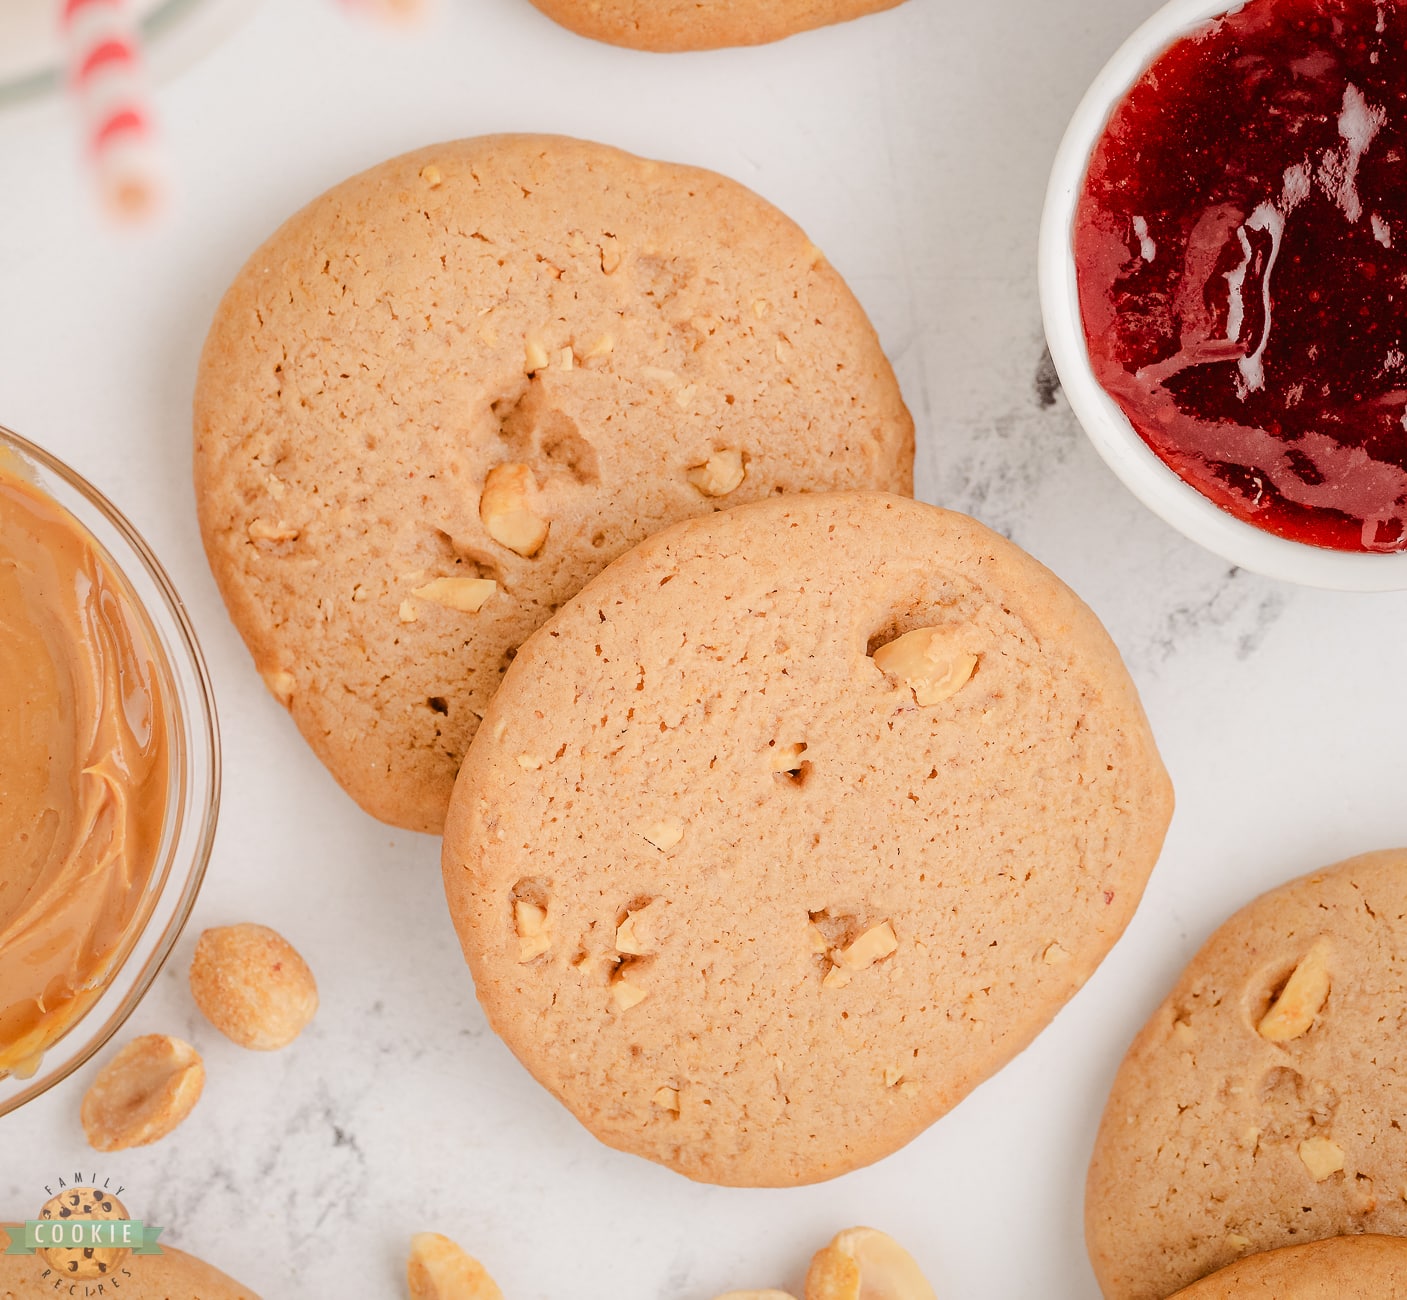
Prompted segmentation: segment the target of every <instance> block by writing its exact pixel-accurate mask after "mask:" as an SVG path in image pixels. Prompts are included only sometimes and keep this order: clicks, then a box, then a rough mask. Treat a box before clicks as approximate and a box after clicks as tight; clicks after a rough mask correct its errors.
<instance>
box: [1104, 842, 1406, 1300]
mask: <svg viewBox="0 0 1407 1300" xmlns="http://www.w3.org/2000/svg"><path fill="white" fill-rule="evenodd" d="M1404 1028H1407V851H1403V850H1399V851H1395V852H1387V853H1372V854H1367V855H1365V856H1363V857H1359V858H1353V859H1351V860H1350V861H1348V862H1344V863H1341V864H1339V865H1338V866H1336V867H1331V868H1329V869H1328V870H1325V871H1319V872H1315V873H1314V874H1313V875H1309V876H1305V877H1304V878H1303V879H1301V880H1297V881H1294V882H1293V883H1291V884H1288V885H1284V886H1282V887H1281V888H1279V889H1275V890H1272V891H1271V892H1270V893H1268V894H1264V895H1262V896H1261V897H1260V898H1258V899H1257V900H1256V901H1255V902H1253V903H1251V904H1250V905H1249V906H1248V907H1245V908H1243V909H1242V910H1241V911H1240V912H1238V913H1237V914H1236V915H1235V916H1233V917H1232V918H1231V920H1229V921H1228V922H1226V924H1225V925H1223V926H1222V927H1221V928H1220V929H1219V930H1218V931H1217V932H1216V933H1215V934H1214V935H1212V937H1211V938H1210V939H1209V940H1208V941H1207V943H1206V945H1205V946H1204V947H1203V948H1202V950H1201V951H1200V952H1199V953H1198V954H1197V955H1196V956H1195V957H1194V958H1193V959H1192V961H1191V963H1190V964H1189V965H1188V967H1187V969H1186V971H1184V973H1183V975H1182V977H1181V979H1179V980H1178V982H1177V985H1176V987H1175V988H1174V989H1173V991H1172V993H1171V995H1170V996H1169V997H1168V999H1167V1000H1166V1001H1165V1002H1164V1003H1163V1005H1162V1006H1161V1007H1159V1008H1158V1010H1157V1011H1156V1012H1155V1013H1154V1015H1153V1018H1152V1019H1151V1020H1150V1021H1149V1022H1148V1024H1147V1026H1145V1028H1144V1029H1143V1031H1142V1032H1141V1033H1140V1034H1139V1036H1138V1037H1137V1039H1135V1041H1134V1044H1133V1046H1132V1048H1131V1049H1130V1050H1129V1053H1128V1056H1127V1057H1125V1059H1124V1062H1123V1065H1122V1066H1121V1067H1120V1069H1119V1073H1118V1076H1117V1078H1116V1079H1115V1081H1114V1087H1113V1091H1112V1092H1111V1094H1110V1097H1109V1102H1108V1106H1107V1108H1106V1109H1105V1112H1104V1119H1103V1123H1102V1124H1101V1126H1100V1130H1099V1137H1098V1141H1097V1143H1096V1145H1095V1150H1094V1159H1093V1161H1092V1163H1091V1165H1090V1171H1089V1185H1088V1191H1087V1198H1086V1204H1085V1227H1086V1234H1087V1237H1088V1244H1089V1252H1090V1259H1091V1261H1092V1262H1093V1264H1094V1271H1095V1273H1096V1275H1097V1276H1098V1278H1099V1282H1100V1285H1101V1286H1102V1287H1103V1289H1104V1294H1105V1295H1106V1296H1107V1297H1110V1298H1111V1300H1162V1298H1163V1297H1164V1296H1167V1295H1170V1294H1171V1293H1172V1292H1174V1291H1176V1290H1177V1289H1178V1288H1179V1287H1183V1286H1186V1285H1187V1284H1188V1283H1190V1282H1193V1281H1195V1280H1196V1279H1198V1278H1201V1277H1203V1276H1205V1275H1206V1274H1208V1273H1211V1272H1213V1271H1215V1270H1216V1269H1219V1268H1222V1267H1224V1266H1226V1265H1228V1264H1230V1263H1232V1262H1233V1261H1234V1260H1236V1259H1238V1258H1239V1257H1241V1256H1243V1255H1247V1254H1251V1253H1254V1252H1258V1251H1267V1250H1273V1249H1275V1248H1277V1247H1280V1246H1288V1245H1293V1244H1296V1243H1299V1242H1304V1241H1312V1240H1315V1239H1318V1238H1324V1237H1333V1236H1338V1235H1341V1234H1354V1233H1365V1232H1366V1233H1385V1234H1388V1235H1391V1236H1402V1235H1407V1195H1405V1194H1407V1133H1404V1132H1403V1130H1402V1127H1401V1123H1402V1116H1403V1114H1404V1113H1407V1073H1404V1072H1403V1071H1402V1070H1401V1068H1400V1062H1401V1055H1402V1047H1401V1044H1402V1034H1403V1030H1404ZM1346 1294H1347V1293H1346Z"/></svg>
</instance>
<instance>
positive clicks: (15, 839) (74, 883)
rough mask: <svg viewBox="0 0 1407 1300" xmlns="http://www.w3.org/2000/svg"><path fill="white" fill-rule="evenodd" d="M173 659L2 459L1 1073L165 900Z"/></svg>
mask: <svg viewBox="0 0 1407 1300" xmlns="http://www.w3.org/2000/svg"><path fill="white" fill-rule="evenodd" d="M163 663H164V661H163V660H162V659H161V658H160V655H159V652H157V651H155V650H154V649H153V643H152V640H151V637H150V635H149V634H148V632H147V630H146V624H145V620H144V617H143V615H142V614H141V613H140V611H139V610H138V609H137V607H136V605H135V603H134V598H133V597H132V596H131V595H129V592H128V588H127V586H126V584H125V582H124V581H123V579H122V578H121V577H120V576H119V575H118V574H117V573H116V572H115V571H114V570H113V569H112V567H111V565H110V563H109V561H108V560H107V559H106V558H105V557H104V555H103V554H102V552H101V551H100V550H99V548H98V546H97V544H96V542H95V541H94V540H93V538H92V537H91V536H90V535H89V534H88V532H87V530H86V529H84V527H83V526H82V525H81V524H80V523H79V522H78V521H77V520H76V519H75V518H74V517H73V516H72V515H70V514H69V513H68V512H67V511H66V510H64V509H63V508H62V507H60V506H59V505H57V504H56V503H55V502H53V501H52V500H50V499H49V498H48V497H47V496H45V495H44V493H43V492H41V491H40V490H39V489H38V488H36V487H35V486H34V485H33V484H31V483H28V482H26V481H25V480H23V479H20V478H18V477H16V476H14V475H12V474H9V473H6V471H5V470H4V468H3V467H0V1075H3V1074H6V1073H15V1074H20V1075H24V1074H27V1073H29V1072H31V1071H32V1070H33V1069H34V1068H35V1067H36V1066H37V1064H38V1061H39V1058H40V1056H41V1055H42V1053H43V1052H44V1050H45V1049H46V1048H47V1047H48V1046H50V1044H52V1043H53V1042H54V1041H55V1040H56V1039H57V1038H58V1037H59V1036H60V1035H61V1034H62V1033H63V1032H64V1031H65V1030H66V1029H68V1028H69V1027H70V1026H71V1025H72V1024H73V1023H74V1021H75V1020H77V1019H78V1017H79V1016H81V1015H82V1014H83V1012H84V1011H85V1010H87V1008H88V1007H89V1006H90V1005H91V1004H92V1002H93V1001H95V1000H96V999H97V997H99V996H100V995H101V993H102V990H103V988H104V986H105V984H106V983H107V981H108V979H109V978H110V977H111V976H112V974H113V973H115V971H116V969H117V966H118V965H119V964H120V962H121V960H122V958H123V957H124V956H125V955H126V953H127V952H128V951H129V949H130V946H131V943H132V941H133V940H134V939H135V938H136V935H137V933H138V932H139V931H140V929H141V926H142V924H143V922H144V921H145V920H146V917H147V915H148V914H149V911H150V904H151V895H152V893H153V891H152V890H151V889H149V888H148V887H149V886H150V885H152V884H153V881H152V875H153V872H154V870H155V867H156V862H157V858H158V855H159V852H160V847H161V839H162V829H163V823H164V820H165V816H166V805H167V793H168V752H167V751H168V740H167V723H166V706H165V703H164V691H163V686H164V682H165V680H166V677H165V674H164V671H163Z"/></svg>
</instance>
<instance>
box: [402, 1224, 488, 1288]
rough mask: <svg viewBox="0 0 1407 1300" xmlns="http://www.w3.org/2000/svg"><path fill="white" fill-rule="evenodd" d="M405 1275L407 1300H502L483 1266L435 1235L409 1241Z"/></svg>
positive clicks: (424, 1233) (419, 1235) (431, 1234)
mask: <svg viewBox="0 0 1407 1300" xmlns="http://www.w3.org/2000/svg"><path fill="white" fill-rule="evenodd" d="M405 1276H406V1286H407V1287H408V1288H409V1290H410V1300H503V1292H502V1291H500V1290H499V1289H498V1286H497V1284H496V1283H495V1282H494V1280H493V1278H491V1277H490V1276H489V1275H488V1272H487V1271H486V1270H485V1269H484V1266H483V1265H482V1264H480V1263H479V1261H478V1260H477V1259H473V1258H471V1257H470V1256H469V1255H466V1254H465V1253H464V1251H462V1250H461V1249H460V1248H459V1247H458V1246H457V1245H455V1243H454V1242H452V1241H451V1240H450V1239H449V1238H448V1237H445V1236H442V1235H441V1234H440V1233H438V1232H419V1233H416V1235H415V1236H414V1237H412V1238H411V1239H410V1258H409V1259H408V1260H407V1261H406V1270H405Z"/></svg>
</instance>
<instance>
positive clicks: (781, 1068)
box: [444, 493, 1171, 1185]
mask: <svg viewBox="0 0 1407 1300" xmlns="http://www.w3.org/2000/svg"><path fill="white" fill-rule="evenodd" d="M919 632H922V633H923V635H921V636H915V635H914V634H915V633H919ZM901 643H902V646H901V649H900V650H899V651H897V652H895V653H892V654H885V652H884V651H885V647H886V646H893V645H900V644H901ZM1170 813H1171V791H1170V789H1169V786H1168V782H1167V777H1166V775H1165V773H1164V771H1163V768H1162V765H1161V763H1160V761H1159V759H1158V755H1157V752H1156V749H1155V747H1154V744H1153V740H1152V737H1151V735H1150V733H1149V730H1148V726H1147V723H1146V721H1145V719H1144V716H1143V712H1142V709H1141V707H1140V705H1139V702H1138V698H1137V695H1136V693H1135V690H1134V687H1133V684H1132V682H1131V681H1130V680H1129V677H1128V674H1127V672H1126V671H1125V669H1124V667H1123V664H1122V662H1121V661H1120V659H1119V656H1118V653H1117V651H1116V649H1115V648H1114V646H1113V644H1112V643H1111V642H1110V640H1109V638H1108V636H1107V634H1106V633H1105V631H1104V629H1103V628H1102V627H1101V626H1100V624H1099V623H1098V621H1097V620H1096V618H1095V616H1094V615H1093V614H1092V613H1091V612H1090V611H1089V610H1088V609H1087V608H1086V607H1085V606H1084V605H1083V604H1081V603H1080V601H1079V600H1078V599H1077V598H1076V597H1075V596H1074V595H1073V594H1072V593H1071V592H1070V591H1069V590H1068V588H1066V587H1065V586H1064V585H1063V584H1061V583H1060V582H1059V580H1058V579H1056V578H1055V577H1054V576H1053V575H1052V574H1050V573H1049V572H1047V571H1046V570H1045V569H1043V568H1042V567H1041V566H1040V565H1039V564H1037V563H1036V561H1034V560H1033V559H1031V558H1030V557H1029V556H1027V555H1026V554H1024V553H1023V552H1021V551H1020V550H1018V549H1017V548H1016V547H1015V546H1013V545H1012V544H1011V543H1009V542H1007V541H1005V540H1003V539H1002V538H1000V537H998V536H997V535H995V534H994V533H992V532H990V531H988V530H987V529H985V528H983V527H982V526H981V525H979V524H977V523H975V522H974V521H972V520H970V519H967V518H966V517H964V516H961V515H956V514H952V513H949V512H947V511H943V510H939V509H936V508H935V507H933V506H928V505H922V504H920V503H918V502H914V501H909V500H905V499H904V498H901V497H897V496H891V495H888V494H882V493H838V494H830V495H806V496H796V497H787V498H774V499H772V500H770V501H766V502H761V503H756V504H753V505H747V506H741V507H739V508H737V509H735V510H729V511H726V512H724V513H720V514H716V515H712V516H708V517H705V518H701V519H696V520H691V521H686V522H684V523H681V524H677V525H675V526H673V527H671V528H669V529H667V530H665V531H664V532H662V533H660V534H657V535H656V536H654V537H652V538H650V539H649V540H648V541H646V542H644V543H642V544H641V545H640V546H639V547H637V548H636V549H635V550H633V551H631V552H629V553H628V554H627V555H625V556H624V557H622V558H621V559H620V560H618V561H616V562H615V563H614V564H613V565H612V566H611V567H610V568H608V569H607V570H606V571H605V572H604V573H603V574H601V575H600V576H599V577H598V578H597V579H596V580H595V581H593V582H592V583H591V584H590V585H588V586H587V587H586V588H585V590H584V591H582V592H581V593H580V595H578V596H577V597H576V598H575V599H573V600H571V601H569V602H568V603H567V605H566V606H564V607H563V609H561V610H560V611H558V613H557V614H556V615H555V616H554V617H553V618H552V619H551V620H550V621H548V622H547V623H546V624H545V625H544V626H543V627H542V628H541V629H539V630H538V631H537V632H536V633H535V634H534V635H533V636H532V637H530V638H529V639H528V641H527V642H526V643H525V644H524V645H523V647H522V649H521V650H520V652H519V654H518V656H517V658H516V659H515V660H514V662H513V665H512V667H511V668H510V669H509V671H508V673H507V675H506V676H505V678H504V682H503V685H502V687H501V688H500V690H499V693H498V695H497V697H496V698H495V699H494V701H493V702H492V703H491V705H490V706H489V710H488V713H487V715H486V717H485V720H484V725H483V727H481V728H480V730H479V733H478V735H477V737H476V738H475V741H474V743H473V745H472V746H471V748H470V752H469V755H468V757H467V759H466V761H465V764H464V767H463V770H462V771H461V773H460V777H459V781H458V783H457V785H456V787H455V795H454V799H453V802H452V804H451V809H450V817H449V821H448V824H447V827H446V834H445V843H444V874H445V886H446V892H447V895H448V899H449V904H450V909H451V912H452V915H453V917H454V921H455V924H456V927H457V929H458V931H459V935H460V939H461V941H462V944H463V947H464V951H465V956H466V958H467V959H468V962H469V965H470V967H471V969H472V972H473V975H474V982H475V986H476V989H477V992H478V995H479V999H480V1001H481V1002H482V1004H483V1006H484V1008H485V1011H486V1012H487V1015H488V1018H489V1021H490V1023H491V1024H492V1025H493V1027H494V1028H495V1029H496V1030H497V1031H498V1032H499V1033H500V1034H501V1035H502V1036H503V1038H504V1039H505V1040H506V1041H507V1042H508V1044H509V1046H510V1047H511V1048H512V1049H513V1051H514V1052H515V1053H516V1054H517V1056H518V1057H519V1058H520V1059H521V1060H522V1061H523V1062H524V1063H525V1064H526V1065H527V1066H528V1068H529V1069H530V1070H532V1071H533V1073H534V1074H535V1075H536V1076H537V1078H538V1079H539V1080H540V1081H541V1082H542V1083H543V1084H544V1085H546V1087H547V1088H549V1089H550V1090H551V1091H552V1092H553V1093H554V1094H555V1095H556V1096H557V1097H558V1098H559V1099H560V1100H562V1101H563V1102H564V1103H565V1104H566V1105H567V1106H568V1107H569V1108H570V1109H571V1110H572V1111H573V1112H574V1113H575V1114H576V1115H577V1117H578V1118H579V1119H580V1120H581V1121H582V1122H583V1123H584V1124H585V1125H586V1126H587V1127H588V1128H589V1129H590V1130H591V1131H592V1132H593V1133H595V1134H596V1135H597V1136H598V1137H599V1138H601V1139H602V1140H603V1141H605V1142H607V1143H609V1144H611V1145H613V1146H616V1147H619V1148H621V1149H623V1150H626V1151H632V1152H635V1153H636V1154H639V1155H643V1156H646V1157H648V1158H650V1159H652V1160H656V1161H658V1162H660V1163H662V1164H665V1165H668V1166H671V1167H672V1168H674V1169H677V1170H679V1171H681V1172H683V1173H685V1174H687V1175H689V1176H690V1177H693V1178H696V1179H700V1180H703V1181H709V1182H718V1183H731V1184H739V1185H788V1184H794V1183H805V1182H814V1181H818V1180H820V1179H824V1178H830V1177H834V1176H836V1175H838V1174H841V1173H844V1172H846V1171H847V1170H849V1169H853V1168H856V1167H857V1166H860V1165H863V1164H866V1163H868V1162H870V1161H873V1160H876V1159H879V1158H880V1157H882V1156H884V1155H887V1154H888V1153H889V1152H891V1151H893V1150H895V1149H896V1148H898V1147H900V1146H902V1145H903V1144H904V1143H905V1142H907V1141H908V1140H910V1139H911V1138H913V1137H914V1136H916V1135H917V1134H918V1133H919V1132H920V1131H921V1130H922V1129H924V1128H925V1127H926V1126H927V1125H929V1124H931V1123H932V1122H933V1121H934V1120H936V1119H937V1118H938V1117H939V1116H941V1115H942V1114H944V1113H945V1112H946V1111H948V1110H949V1109H951V1108H952V1107H953V1106H954V1105H956V1104H957V1102H958V1101H960V1100H961V1099H962V1097H963V1096H965V1095H966V1094H967V1093H968V1092H969V1091H970V1090H971V1089H972V1088H973V1087H975V1086H976V1085H977V1084H978V1083H979V1082H981V1081H982V1079H984V1078H986V1077H987V1076H988V1075H989V1074H991V1073H992V1072H993V1071H994V1070H996V1069H997V1068H999V1067H1000V1066H1001V1065H1002V1064H1004V1063H1005V1062H1006V1061H1007V1060H1009V1059H1010V1058H1011V1057H1012V1056H1014V1055H1015V1054H1016V1053H1017V1052H1019V1051H1020V1050H1021V1049H1022V1048H1023V1047H1025V1046H1026V1044H1027V1043H1028V1042H1030V1040H1031V1039H1032V1038H1033V1037H1034V1036H1035V1035H1036V1033H1037V1032H1039V1030H1040V1029H1041V1028H1042V1027H1043V1026H1044V1025H1045V1024H1046V1023H1047V1022H1048V1021H1049V1020H1050V1018H1051V1017H1052V1016H1053V1015H1054V1014H1055V1013H1056V1011H1057V1010H1058V1009H1059V1008H1060V1006H1061V1005H1063V1004H1064V1002H1065V1001H1066V1000H1067V999H1068V998H1069V997H1071V996H1072V995H1073V993H1074V992H1075V991H1076V990H1077V989H1078V988H1079V987H1080V985H1081V984H1082V983H1083V982H1084V981H1085V980H1086V979H1087V978H1088V976H1089V975H1090V974H1091V972H1092V971H1093V970H1094V968H1095V967H1096V966H1097V965H1098V963H1099V962H1100V960H1101V959H1102V958H1103V956H1104V954H1105V953H1106V952H1107V951H1108V950H1109V948H1110V947H1111V946H1112V945H1113V943H1114V941H1115V940H1116V939H1117V938H1118V936H1119V934H1120V933H1121V932H1122V930H1123V928H1124V926H1125V925H1126V924H1127V922H1128V920H1129V918H1130V917H1131V916H1132V914H1133V910H1134V908H1135V906H1136V905H1137V902H1138V899H1139V896H1140V895H1141V893H1142V890H1143V887H1144V884H1145V882H1146V880H1147V877H1148V874H1149V872H1150V871H1151V870H1152V867H1153V864H1154V861H1155V859H1156V857H1157V854H1158V850H1159V847H1160V846H1161V843H1162V838H1163V834H1164V831H1165V830H1166V827H1167V822H1168V817H1169V815H1170Z"/></svg>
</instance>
